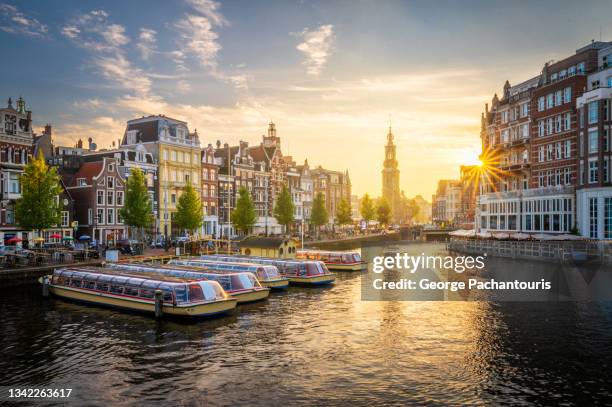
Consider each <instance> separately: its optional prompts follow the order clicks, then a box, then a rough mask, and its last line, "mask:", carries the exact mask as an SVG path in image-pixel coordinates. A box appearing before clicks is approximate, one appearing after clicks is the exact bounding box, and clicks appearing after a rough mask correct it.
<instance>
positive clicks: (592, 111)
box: [589, 100, 598, 124]
mask: <svg viewBox="0 0 612 407" xmlns="http://www.w3.org/2000/svg"><path fill="white" fill-rule="evenodd" d="M597 105H598V104H597V101H596V100H595V101H593V102H589V124H594V123H597Z"/></svg>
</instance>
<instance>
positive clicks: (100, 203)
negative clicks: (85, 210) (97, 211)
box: [96, 191, 104, 205]
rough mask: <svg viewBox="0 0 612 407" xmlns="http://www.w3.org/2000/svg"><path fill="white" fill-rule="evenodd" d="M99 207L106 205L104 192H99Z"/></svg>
mask: <svg viewBox="0 0 612 407" xmlns="http://www.w3.org/2000/svg"><path fill="white" fill-rule="evenodd" d="M96 202H97V203H98V205H104V191H98V200H97V201H96Z"/></svg>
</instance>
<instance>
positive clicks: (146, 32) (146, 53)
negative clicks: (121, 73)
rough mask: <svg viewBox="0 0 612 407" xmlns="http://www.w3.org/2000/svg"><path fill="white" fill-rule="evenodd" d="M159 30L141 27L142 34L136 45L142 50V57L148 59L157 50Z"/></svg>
mask: <svg viewBox="0 0 612 407" xmlns="http://www.w3.org/2000/svg"><path fill="white" fill-rule="evenodd" d="M156 35H157V32H156V31H155V30H151V29H149V28H141V29H140V35H139V36H138V39H139V42H138V45H136V47H137V48H138V50H139V51H140V56H141V57H142V59H144V60H147V59H149V58H150V57H151V55H152V54H153V52H154V51H155V43H156V41H157V38H156Z"/></svg>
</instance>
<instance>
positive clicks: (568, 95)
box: [563, 87, 572, 103]
mask: <svg viewBox="0 0 612 407" xmlns="http://www.w3.org/2000/svg"><path fill="white" fill-rule="evenodd" d="M571 101H572V88H570V87H567V88H565V89H563V103H570V102H571Z"/></svg>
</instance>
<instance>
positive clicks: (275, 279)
mask: <svg viewBox="0 0 612 407" xmlns="http://www.w3.org/2000/svg"><path fill="white" fill-rule="evenodd" d="M168 264H169V265H170V264H174V265H177V266H190V267H197V268H199V269H200V270H202V269H204V270H206V271H210V272H211V273H222V274H226V273H232V272H243V273H244V272H248V273H253V274H255V275H256V276H257V279H258V280H259V282H260V283H261V285H262V286H264V287H268V288H271V289H273V290H284V289H286V288H287V287H288V286H289V279H288V278H286V277H283V276H281V274H280V273H279V271H278V268H276V267H274V266H269V265H262V264H254V263H245V264H242V265H241V266H240V267H227V266H226V265H225V264H224V263H220V264H221V265H220V266H219V262H218V261H208V260H206V261H205V260H201V259H200V258H197V257H194V258H189V259H172V260H170V261H169V262H168Z"/></svg>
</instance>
